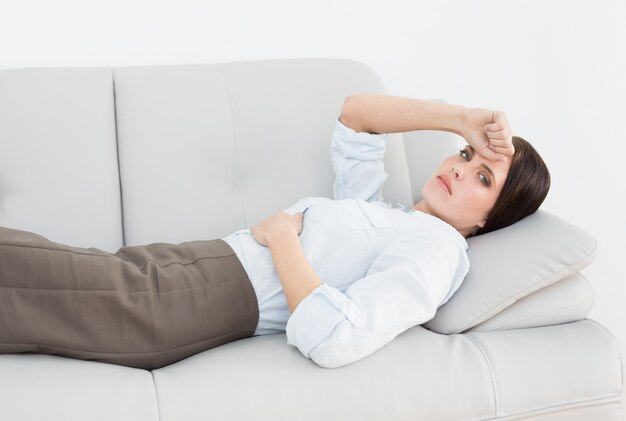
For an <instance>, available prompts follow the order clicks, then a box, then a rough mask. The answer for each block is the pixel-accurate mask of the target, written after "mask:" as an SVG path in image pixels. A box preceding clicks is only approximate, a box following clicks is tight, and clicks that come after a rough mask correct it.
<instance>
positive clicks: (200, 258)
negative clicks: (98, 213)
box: [0, 95, 550, 369]
mask: <svg viewBox="0 0 626 421" xmlns="http://www.w3.org/2000/svg"><path fill="white" fill-rule="evenodd" d="M418 129H431V130H447V131H451V132H453V133H456V134H459V135H461V136H463V137H464V138H465V139H466V140H467V141H468V142H469V145H468V146H467V147H466V148H465V149H463V150H462V151H460V153H459V154H455V155H453V156H450V157H448V158H447V159H445V160H444V161H443V162H442V163H441V165H440V166H439V167H438V168H437V170H436V171H435V174H433V176H432V177H431V178H430V179H429V180H428V181H427V182H426V184H425V185H424V187H423V190H422V194H423V200H422V201H420V202H419V203H417V204H416V205H415V206H414V207H413V208H412V209H410V210H409V211H404V210H399V209H393V208H391V207H390V206H389V205H388V204H385V203H384V202H383V201H382V193H381V192H382V185H383V182H384V180H385V178H386V173H385V172H384V169H383V165H382V158H383V156H384V152H385V141H386V134H387V133H394V132H403V131H411V130H418ZM331 159H332V162H333V167H334V169H335V172H336V174H337V179H336V182H335V185H334V186H333V191H334V198H335V200H330V199H328V198H304V199H302V200H300V201H298V202H297V203H296V204H294V205H293V206H292V207H290V208H288V209H287V210H285V211H283V212H278V213H276V214H274V215H272V216H270V217H269V218H267V219H266V220H264V221H263V222H261V223H260V224H258V225H256V226H255V227H253V228H252V229H244V230H240V231H237V232H235V233H233V234H231V235H229V236H228V237H225V238H223V239H215V240H208V241H191V242H185V243H180V244H168V243H154V244H149V245H144V246H125V247H122V248H120V249H119V250H118V251H117V252H116V253H115V254H111V253H107V252H105V251H102V250H99V249H96V248H78V247H71V246H68V245H63V244H59V243H55V242H52V241H50V240H48V239H46V238H45V237H42V236H40V235H37V234H35V233H30V232H26V231H20V230H16V229H11V228H6V227H0V353H20V352H36V353H44V354H55V355H61V356H66V357H72V358H78V359H83V360H95V361H103V362H109V363H114V364H121V365H126V366H132V367H138V368H145V369H154V368H159V367H162V366H164V365H168V364H171V363H173V362H176V361H179V360H181V359H183V358H186V357H188V356H190V355H193V354H196V353H198V352H201V351H204V350H206V349H209V348H213V347H216V346H219V345H221V344H225V343H227V342H230V341H233V340H236V339H241V338H245V337H249V336H253V335H262V334H268V333H274V332H286V335H287V340H288V344H291V345H295V346H297V347H298V349H299V350H300V352H301V353H302V354H303V355H304V356H305V357H307V358H311V359H313V360H314V361H315V363H317V364H318V365H320V366H322V367H329V368H331V367H340V366H343V365H346V364H350V363H352V362H355V361H357V360H359V359H361V358H364V357H366V356H367V355H370V354H372V353H373V352H374V351H376V350H377V349H379V348H381V347H382V346H384V345H385V344H386V343H388V342H390V341H391V340H392V339H393V338H394V337H395V336H397V335H398V334H400V333H402V332H403V331H405V330H406V329H408V328H410V327H412V326H415V325H418V324H421V323H424V322H426V321H427V320H429V319H430V318H432V317H433V316H434V314H435V312H436V309H437V308H438V307H439V306H441V305H443V304H444V303H445V302H447V300H448V299H449V298H450V297H451V296H452V295H453V294H454V292H455V291H456V290H457V289H458V287H459V286H460V284H461V282H462V281H463V278H464V277H465V275H466V273H467V271H468V269H469V261H468V259H467V254H466V250H467V247H468V245H467V242H466V238H467V237H470V236H472V235H480V234H483V233H486V232H490V231H493V230H496V229H499V228H503V227H506V226H508V225H510V224H513V223H514V222H516V221H517V220H519V219H521V218H523V217H525V216H527V215H529V214H531V213H533V212H534V211H535V210H536V209H537V208H538V207H539V205H540V204H541V203H542V201H543V199H544V198H545V196H546V194H547V191H548V189H549V185H550V178H549V173H548V171H547V169H546V167H545V164H544V163H543V161H542V160H541V158H540V157H539V155H538V154H537V153H536V151H535V150H534V149H533V148H532V146H530V145H529V144H528V143H527V142H526V141H524V140H523V139H521V138H519V137H514V136H511V129H510V127H509V124H508V121H507V120H506V115H505V114H504V113H502V112H494V111H491V110H487V109H481V108H469V109H468V108H466V107H463V106H456V105H449V104H440V103H435V102H430V101H424V100H419V99H410V98H401V97H392V96H380V95H354V96H351V97H348V98H347V100H346V102H345V104H344V107H343V109H342V111H341V115H340V117H339V120H338V121H337V125H336V129H335V132H334V133H333V139H332V144H331ZM305 215H306V216H305Z"/></svg>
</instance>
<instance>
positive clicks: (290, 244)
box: [267, 230, 322, 314]
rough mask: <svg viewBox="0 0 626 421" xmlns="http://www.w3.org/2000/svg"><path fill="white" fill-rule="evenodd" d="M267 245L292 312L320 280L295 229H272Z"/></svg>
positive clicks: (320, 282) (318, 284)
mask: <svg viewBox="0 0 626 421" xmlns="http://www.w3.org/2000/svg"><path fill="white" fill-rule="evenodd" d="M267 245H268V248H269V249H270V253H271V255H272V260H273V261H274V267H275V268H276V273H277V274H278V278H279V279H280V283H281V284H282V285H283V291H284V293H285V297H286V298H287V305H288V306H289V312H290V313H292V314H293V312H294V311H296V307H298V304H300V301H302V300H303V299H304V298H306V297H307V296H308V295H309V294H310V293H311V292H312V291H313V290H314V289H315V288H317V287H318V286H320V285H321V284H322V281H321V279H320V278H319V276H318V275H317V274H316V273H315V271H314V270H313V268H312V267H311V264H310V263H309V261H308V260H307V258H306V256H305V254H304V250H303V249H302V244H300V238H299V237H298V233H297V232H296V231H294V230H276V231H273V232H271V235H268V236H267Z"/></svg>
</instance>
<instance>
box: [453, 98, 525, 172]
mask: <svg viewBox="0 0 626 421" xmlns="http://www.w3.org/2000/svg"><path fill="white" fill-rule="evenodd" d="M462 135H463V138H465V140H466V141H467V143H468V144H470V146H472V148H474V150H475V151H476V152H477V153H479V154H480V155H482V156H484V157H485V158H486V159H489V160H492V161H506V159H507V158H506V157H507V156H513V154H514V153H515V147H514V146H513V132H512V130H511V126H510V124H509V121H508V119H507V116H506V113H504V111H494V110H489V109H487V108H468V110H467V112H466V113H465V114H464V116H463V129H462Z"/></svg>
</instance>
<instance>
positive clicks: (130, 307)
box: [0, 227, 259, 369]
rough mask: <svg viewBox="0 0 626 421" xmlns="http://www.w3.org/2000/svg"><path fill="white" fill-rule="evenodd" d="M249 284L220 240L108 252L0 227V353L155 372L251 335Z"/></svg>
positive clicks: (253, 318) (254, 313) (253, 303)
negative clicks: (62, 357) (51, 355)
mask: <svg viewBox="0 0 626 421" xmlns="http://www.w3.org/2000/svg"><path fill="white" fill-rule="evenodd" d="M258 320H259V312H258V302H257V299H256V295H255V293H254V289H253V287H252V284H251V282H250V280H249V278H248V275H247V274H246V272H245V270H244V269H243V266H242V265H241V263H240V261H239V259H238V258H237V256H236V255H235V253H234V251H233V250H232V248H231V247H230V246H229V245H228V244H227V243H226V242H224V241H223V240H221V239H216V240H207V241H190V242H184V243H180V244H169V243H154V244H149V245H142V246H126V247H122V248H120V249H119V250H118V251H117V252H116V253H115V254H111V253H108V252H105V251H102V250H99V249H96V248H79V247H70V246H67V245H63V244H59V243H55V242H52V241H49V240H48V239H46V238H45V237H42V236H40V235H37V234H35V233H30V232H26V231H20V230H14V229H10V228H4V227H0V353H19V352H36V353H42V354H54V355H61V356H66V357H71V358H79V359H84V360H94V361H101V362H109V363H113V364H120V365H125V366H130V367H137V368H144V369H154V368H159V367H162V366H165V365H168V364H171V363H173V362H176V361H179V360H181V359H184V358H186V357H188V356H190V355H193V354H196V353H198V352H201V351H204V350H207V349H210V348H213V347H216V346H219V345H222V344H225V343H228V342H231V341H234V340H237V339H241V338H245V337H249V336H252V335H253V333H254V331H255V329H256V326H257V324H258Z"/></svg>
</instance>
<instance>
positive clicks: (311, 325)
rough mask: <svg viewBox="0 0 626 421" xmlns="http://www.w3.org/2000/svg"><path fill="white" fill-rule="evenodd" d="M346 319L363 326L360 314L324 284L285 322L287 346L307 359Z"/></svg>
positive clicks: (306, 298)
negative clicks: (290, 346) (293, 347)
mask: <svg viewBox="0 0 626 421" xmlns="http://www.w3.org/2000/svg"><path fill="white" fill-rule="evenodd" d="M345 319H348V320H349V321H350V322H351V323H352V324H353V325H354V326H356V327H361V326H364V325H365V315H364V313H363V311H361V310H360V309H359V308H358V307H357V306H356V304H354V302H353V301H352V300H350V298H348V297H347V296H346V295H345V294H343V293H342V292H340V291H339V290H337V289H336V288H333V287H331V286H329V285H327V284H326V283H323V284H321V285H320V286H318V287H317V288H315V289H314V290H313V291H312V292H311V293H310V294H309V295H307V296H306V297H305V298H304V299H303V300H302V301H300V303H299V304H298V306H297V307H296V310H295V311H294V312H293V314H292V315H291V316H290V317H289V320H287V326H286V328H285V331H286V335H287V344H289V345H294V346H296V347H298V349H299V350H300V352H301V353H302V355H304V356H305V357H307V358H310V356H309V353H310V352H311V350H313V348H315V347H316V346H318V345H319V344H320V343H322V342H323V341H324V340H325V339H326V338H327V337H328V336H329V335H330V334H331V333H332V331H333V330H334V329H335V327H336V326H337V325H338V324H339V323H340V322H341V321H342V320H345Z"/></svg>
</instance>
